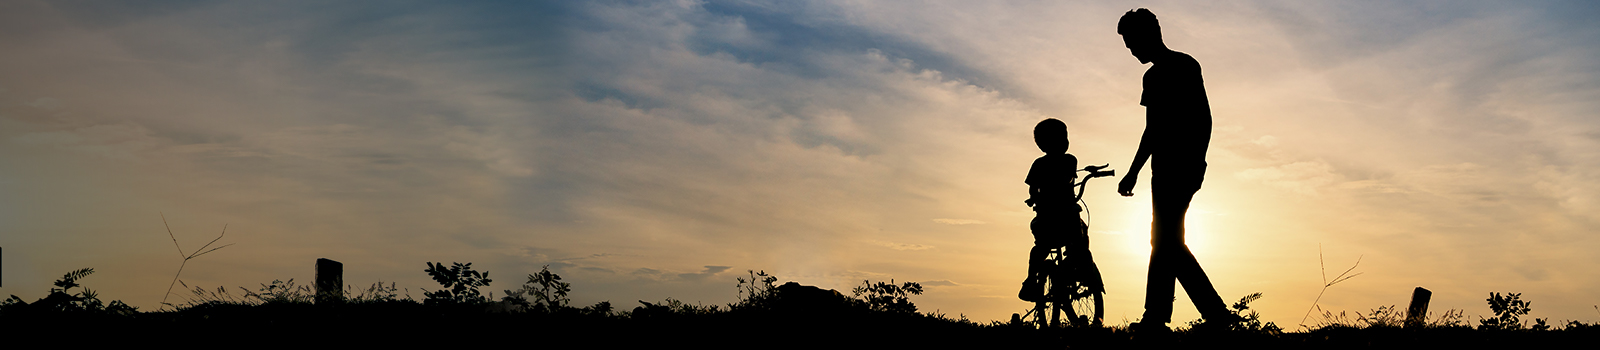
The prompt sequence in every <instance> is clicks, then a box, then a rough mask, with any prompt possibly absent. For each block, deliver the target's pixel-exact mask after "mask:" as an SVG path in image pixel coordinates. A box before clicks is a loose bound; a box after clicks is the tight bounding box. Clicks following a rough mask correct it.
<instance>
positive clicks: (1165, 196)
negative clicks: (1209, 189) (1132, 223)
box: [1144, 189, 1227, 322]
mask: <svg viewBox="0 0 1600 350" xmlns="http://www.w3.org/2000/svg"><path fill="white" fill-rule="evenodd" d="M1164 190H1165V191H1161V190H1154V191H1152V193H1151V195H1152V197H1154V202H1155V205H1154V208H1152V209H1153V210H1152V211H1153V214H1154V215H1153V216H1154V220H1152V222H1151V227H1150V231H1151V233H1150V236H1151V240H1150V244H1151V252H1150V275H1149V278H1148V279H1147V280H1146V283H1147V284H1146V288H1145V315H1144V320H1146V321H1145V322H1152V321H1153V322H1169V321H1171V318H1172V302H1173V300H1172V299H1173V298H1172V296H1173V294H1174V290H1173V289H1174V285H1173V284H1174V283H1173V282H1174V279H1176V280H1177V282H1180V283H1183V290H1184V292H1186V293H1187V294H1188V295H1189V300H1190V301H1193V302H1194V304H1195V308H1196V309H1198V310H1199V311H1200V313H1201V314H1202V315H1206V316H1215V315H1217V314H1218V313H1219V312H1220V313H1226V312H1227V307H1226V304H1223V303H1222V298H1221V297H1219V296H1218V295H1217V290H1216V288H1215V287H1214V286H1212V285H1211V279H1210V278H1208V277H1206V273H1205V271H1204V270H1202V269H1201V268H1200V263H1199V261H1197V260H1195V258H1194V254H1193V253H1191V252H1190V251H1189V246H1188V245H1187V244H1185V243H1184V227H1183V226H1184V218H1185V217H1186V216H1187V213H1188V211H1189V202H1190V201H1191V200H1192V199H1193V198H1194V192H1195V191H1193V190H1186V189H1179V190H1171V189H1164Z"/></svg>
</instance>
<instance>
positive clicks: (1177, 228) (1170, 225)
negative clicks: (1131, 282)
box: [1139, 191, 1188, 324]
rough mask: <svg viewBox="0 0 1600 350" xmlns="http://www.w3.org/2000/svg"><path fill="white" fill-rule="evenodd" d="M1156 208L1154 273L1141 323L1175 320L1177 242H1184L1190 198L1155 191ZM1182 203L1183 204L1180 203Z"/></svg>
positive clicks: (1152, 230) (1147, 285) (1153, 221)
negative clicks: (1183, 199)
mask: <svg viewBox="0 0 1600 350" xmlns="http://www.w3.org/2000/svg"><path fill="white" fill-rule="evenodd" d="M1151 197H1153V198H1154V200H1153V201H1152V202H1153V204H1154V207H1153V208H1152V210H1151V213H1152V214H1153V215H1152V218H1151V220H1150V274H1149V276H1148V278H1147V279H1146V280H1145V291H1144V317H1143V319H1141V320H1140V321H1139V322H1141V323H1149V324H1165V323H1167V322H1170V321H1172V301H1173V300H1172V295H1173V288H1174V285H1173V284H1174V282H1175V279H1176V278H1177V272H1176V271H1175V270H1174V269H1173V267H1174V265H1173V261H1172V260H1173V259H1172V257H1171V256H1172V253H1171V251H1172V250H1173V244H1174V242H1177V243H1178V244H1182V243H1181V242H1183V231H1182V229H1183V227H1182V226H1181V225H1175V224H1174V223H1175V222H1176V223H1179V224H1181V223H1182V222H1183V212H1184V210H1185V209H1187V207H1188V203H1186V202H1187V201H1182V202H1183V203H1180V200H1182V198H1174V197H1175V196H1173V193H1170V191H1152V193H1151ZM1180 204H1181V206H1180Z"/></svg>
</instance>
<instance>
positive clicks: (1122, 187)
mask: <svg viewBox="0 0 1600 350" xmlns="http://www.w3.org/2000/svg"><path fill="white" fill-rule="evenodd" d="M1138 183H1139V172H1137V171H1131V172H1128V175H1123V176H1122V182H1121V183H1118V184H1117V193H1120V194H1122V196H1123V197H1133V185H1135V184H1138Z"/></svg>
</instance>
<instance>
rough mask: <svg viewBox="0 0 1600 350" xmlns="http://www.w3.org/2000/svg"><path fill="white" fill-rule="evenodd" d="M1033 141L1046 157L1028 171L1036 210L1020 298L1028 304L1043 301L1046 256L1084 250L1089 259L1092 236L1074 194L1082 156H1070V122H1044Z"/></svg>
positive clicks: (1031, 203)
mask: <svg viewBox="0 0 1600 350" xmlns="http://www.w3.org/2000/svg"><path fill="white" fill-rule="evenodd" d="M1033 142H1034V144H1036V145H1038V146H1039V150H1040V151H1044V156H1042V157H1039V159H1035V160H1034V161H1033V167H1032V168H1029V169H1028V178H1027V179H1025V180H1023V182H1024V183H1027V184H1028V200H1026V201H1023V203H1026V204H1028V205H1029V206H1032V207H1033V211H1034V212H1035V215H1034V218H1033V222H1032V223H1031V224H1029V227H1030V228H1031V229H1032V230H1033V249H1032V250H1031V251H1029V252H1028V278H1027V279H1026V280H1023V282H1022V291H1021V292H1020V293H1018V295H1017V297H1019V298H1022V300H1026V301H1033V302H1037V301H1042V299H1043V297H1044V295H1043V292H1044V290H1043V289H1044V286H1042V285H1041V284H1042V283H1043V281H1042V280H1041V277H1043V275H1044V273H1045V270H1044V269H1045V263H1044V260H1045V257H1046V256H1048V255H1049V253H1050V249H1052V248H1060V247H1064V246H1065V247H1068V248H1070V249H1072V251H1073V253H1078V252H1079V251H1080V249H1078V248H1082V249H1081V252H1082V255H1076V256H1080V257H1084V258H1087V257H1088V256H1087V252H1088V248H1089V241H1088V239H1089V237H1088V236H1087V235H1084V233H1083V226H1082V225H1083V224H1082V222H1081V221H1080V220H1079V218H1078V212H1079V211H1081V210H1082V209H1080V208H1079V207H1078V200H1077V198H1076V197H1074V196H1073V194H1072V182H1073V180H1075V179H1076V178H1077V177H1078V157H1074V156H1072V154H1070V153H1067V146H1068V145H1070V142H1068V141H1067V123H1063V122H1061V121H1060V120H1057V119H1055V118H1050V119H1045V120H1043V121H1040V122H1039V124H1038V125H1035V126H1034V127H1033Z"/></svg>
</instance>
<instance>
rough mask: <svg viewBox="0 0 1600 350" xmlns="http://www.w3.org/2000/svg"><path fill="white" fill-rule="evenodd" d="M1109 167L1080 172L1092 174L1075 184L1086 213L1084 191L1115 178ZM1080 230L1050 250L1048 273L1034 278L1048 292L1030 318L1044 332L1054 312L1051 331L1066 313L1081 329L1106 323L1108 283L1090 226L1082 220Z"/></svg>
mask: <svg viewBox="0 0 1600 350" xmlns="http://www.w3.org/2000/svg"><path fill="white" fill-rule="evenodd" d="M1109 166H1110V164H1104V165H1091V166H1087V167H1084V168H1083V169H1079V170H1078V171H1080V172H1088V173H1089V174H1088V175H1086V176H1084V177H1083V181H1080V182H1078V183H1077V184H1075V185H1077V186H1078V193H1077V194H1076V195H1074V196H1073V199H1074V203H1083V204H1084V205H1083V206H1082V208H1084V210H1083V211H1084V212H1087V211H1088V210H1087V208H1088V203H1086V202H1083V191H1084V189H1085V188H1087V187H1088V185H1089V179H1093V178H1097V177H1108V176H1115V175H1116V171H1115V170H1110V169H1106V168H1107V167H1109ZM1030 204H1031V203H1030ZM1078 226H1079V227H1080V230H1079V232H1078V234H1077V236H1076V237H1069V238H1068V243H1067V244H1064V245H1062V246H1059V247H1055V248H1051V249H1050V251H1049V254H1047V255H1046V261H1045V268H1044V271H1045V273H1044V274H1042V275H1039V276H1034V277H1033V278H1035V281H1036V284H1035V285H1038V286H1040V287H1042V288H1044V297H1043V298H1042V299H1041V300H1040V301H1037V302H1035V303H1034V308H1033V310H1029V311H1028V315H1031V316H1033V322H1034V323H1036V324H1037V325H1038V326H1039V327H1040V328H1043V327H1046V326H1047V324H1046V323H1045V312H1046V310H1050V314H1051V316H1050V319H1049V321H1050V322H1049V323H1048V326H1049V327H1059V326H1060V325H1061V314H1062V313H1063V312H1065V313H1066V314H1067V320H1068V321H1069V322H1071V323H1072V325H1074V326H1078V327H1083V326H1093V327H1100V326H1101V325H1102V324H1104V322H1105V300H1104V299H1105V298H1104V296H1105V282H1104V281H1102V280H1101V278H1100V268H1099V267H1098V266H1096V265H1095V263H1094V256H1093V254H1091V253H1090V252H1089V223H1088V222H1087V221H1084V220H1083V218H1082V217H1079V218H1078ZM1026 317H1027V316H1026V315H1025V316H1022V318H1026Z"/></svg>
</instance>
